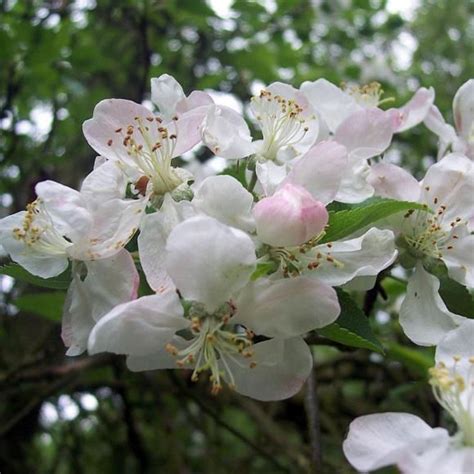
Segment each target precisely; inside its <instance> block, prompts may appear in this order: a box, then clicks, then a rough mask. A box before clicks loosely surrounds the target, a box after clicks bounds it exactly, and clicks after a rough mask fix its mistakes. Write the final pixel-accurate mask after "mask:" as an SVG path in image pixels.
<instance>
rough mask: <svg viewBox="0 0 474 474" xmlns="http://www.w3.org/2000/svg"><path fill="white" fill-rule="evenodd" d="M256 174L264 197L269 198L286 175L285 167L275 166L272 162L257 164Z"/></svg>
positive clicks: (286, 169) (286, 168)
mask: <svg viewBox="0 0 474 474" xmlns="http://www.w3.org/2000/svg"><path fill="white" fill-rule="evenodd" d="M256 173H257V177H258V180H259V182H260V184H261V185H262V188H263V192H264V193H265V196H271V195H272V194H273V193H274V192H275V190H276V188H277V187H278V185H279V184H280V183H281V182H282V181H283V180H284V179H285V177H286V175H287V174H288V167H287V165H286V164H285V165H282V166H280V165H277V164H275V163H274V162H273V161H265V162H263V163H260V162H257V166H256Z"/></svg>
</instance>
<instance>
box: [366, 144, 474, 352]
mask: <svg viewBox="0 0 474 474" xmlns="http://www.w3.org/2000/svg"><path fill="white" fill-rule="evenodd" d="M369 181H370V182H371V183H372V185H373V186H374V188H375V190H376V193H377V194H378V195H381V196H383V197H389V198H390V197H392V198H396V199H402V200H407V201H410V200H411V201H418V202H419V203H421V204H425V205H426V206H427V211H423V210H416V211H409V212H407V213H405V214H401V215H400V216H399V217H397V218H394V219H390V222H389V223H388V225H390V226H391V227H392V228H393V229H394V230H395V231H396V232H397V233H398V234H399V237H398V240H397V242H399V243H400V244H401V247H400V249H401V251H403V252H405V253H406V255H407V256H409V258H410V260H412V261H414V262H415V263H416V265H415V270H414V274H413V276H412V277H411V279H410V280H409V282H408V288H407V295H406V297H405V300H404V302H403V303H402V306H401V309H400V322H401V324H402V327H403V329H404V331H405V333H406V334H407V335H408V337H410V338H411V339H412V340H413V341H415V342H416V343H418V344H422V345H433V344H437V343H438V342H439V340H440V339H441V337H442V336H443V335H444V334H445V333H446V332H447V331H449V330H450V329H453V328H454V327H456V326H457V325H458V324H459V323H460V321H462V319H463V318H461V317H460V316H458V315H455V314H453V313H451V312H450V311H449V310H448V309H447V308H446V306H445V304H444V303H443V301H442V299H441V298H440V296H439V294H438V289H439V281H438V279H437V278H436V277H434V276H432V275H430V274H429V273H428V272H427V271H426V270H424V267H423V263H425V264H429V263H430V262H431V261H433V260H434V261H436V260H439V261H441V262H442V263H444V264H445V265H446V267H447V269H448V274H449V276H450V277H451V278H453V279H454V280H456V281H458V282H459V283H461V284H463V285H466V286H467V287H469V288H473V287H474V235H472V234H471V230H472V228H473V223H474V208H473V206H472V196H473V195H474V165H473V163H472V161H471V160H469V159H468V158H467V157H465V156H463V155H460V154H455V153H452V154H450V155H447V156H446V157H444V158H443V159H442V160H441V161H439V162H438V163H435V164H434V165H432V166H431V167H430V168H429V169H428V171H427V173H426V175H425V177H424V179H423V180H422V181H421V182H419V183H418V182H417V181H416V179H415V178H413V177H412V176H411V175H410V174H409V173H408V172H407V171H405V170H403V169H402V168H399V167H397V166H395V165H390V164H387V163H379V164H377V165H375V166H373V167H372V170H371V176H370V178H369Z"/></svg>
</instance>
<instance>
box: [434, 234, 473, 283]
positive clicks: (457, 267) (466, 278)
mask: <svg viewBox="0 0 474 474" xmlns="http://www.w3.org/2000/svg"><path fill="white" fill-rule="evenodd" d="M463 229H464V232H463ZM452 233H453V234H456V237H458V238H457V239H451V240H449V241H447V242H446V244H445V248H444V249H443V257H442V260H443V262H444V263H445V264H446V266H447V267H448V273H449V276H450V277H451V278H452V279H453V280H456V281H458V282H459V283H461V284H462V285H465V286H467V287H468V288H474V235H472V234H469V231H468V230H467V229H466V226H456V227H455V228H454V229H453V232H452ZM463 234H464V235H463Z"/></svg>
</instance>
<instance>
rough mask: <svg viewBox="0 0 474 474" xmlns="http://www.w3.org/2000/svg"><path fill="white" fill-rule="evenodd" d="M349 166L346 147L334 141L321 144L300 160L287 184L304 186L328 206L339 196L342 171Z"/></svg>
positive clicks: (289, 175)
mask: <svg viewBox="0 0 474 474" xmlns="http://www.w3.org/2000/svg"><path fill="white" fill-rule="evenodd" d="M347 165H348V162H347V150H346V149H345V147H343V146H342V145H339V144H338V143H335V142H333V141H325V142H320V143H318V144H317V145H315V146H313V147H312V148H311V149H310V150H309V151H308V152H307V153H305V154H304V155H303V156H302V157H301V158H300V159H298V161H297V162H296V164H295V165H294V167H293V169H292V170H291V172H290V173H289V174H288V177H287V178H286V180H285V182H290V183H292V184H298V185H299V186H303V187H304V188H306V189H307V190H308V191H309V192H310V193H311V194H312V195H313V197H314V198H315V199H317V200H318V201H321V202H322V203H324V204H328V203H329V202H331V201H333V200H334V198H335V196H336V194H337V191H338V189H339V186H340V184H341V177H342V173H341V170H343V169H345V168H346V167H347Z"/></svg>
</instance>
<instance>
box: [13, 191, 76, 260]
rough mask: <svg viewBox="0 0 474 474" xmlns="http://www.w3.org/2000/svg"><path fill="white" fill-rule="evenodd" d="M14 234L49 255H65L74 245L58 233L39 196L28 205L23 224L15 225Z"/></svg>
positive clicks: (28, 245)
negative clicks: (68, 248)
mask: <svg viewBox="0 0 474 474" xmlns="http://www.w3.org/2000/svg"><path fill="white" fill-rule="evenodd" d="M13 235H14V237H15V239H17V240H20V241H22V242H23V243H24V244H25V245H26V246H27V247H30V248H33V249H34V250H36V251H38V252H42V253H46V254H49V255H63V254H64V253H65V251H66V248H67V247H69V246H70V245H72V243H71V242H69V241H68V240H66V239H65V238H64V237H63V236H62V235H61V234H59V233H58V231H57V230H56V228H55V226H54V224H53V221H52V219H51V216H50V215H49V214H48V212H47V210H46V209H45V208H44V206H43V203H42V201H41V199H39V198H38V199H36V201H33V202H31V203H29V204H28V205H27V206H26V211H25V215H24V217H23V223H22V226H21V227H15V228H14V229H13Z"/></svg>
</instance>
